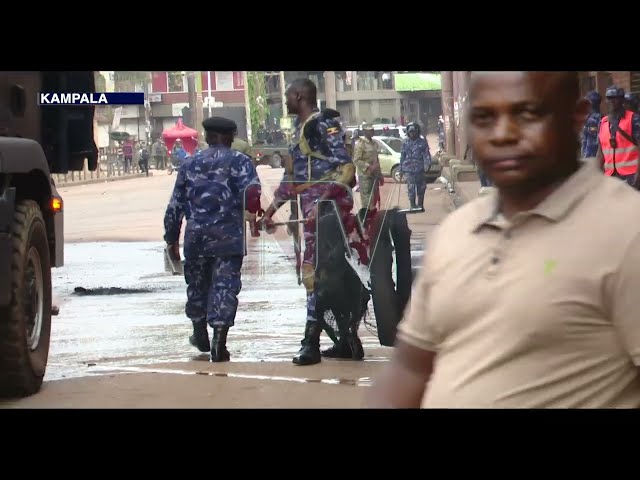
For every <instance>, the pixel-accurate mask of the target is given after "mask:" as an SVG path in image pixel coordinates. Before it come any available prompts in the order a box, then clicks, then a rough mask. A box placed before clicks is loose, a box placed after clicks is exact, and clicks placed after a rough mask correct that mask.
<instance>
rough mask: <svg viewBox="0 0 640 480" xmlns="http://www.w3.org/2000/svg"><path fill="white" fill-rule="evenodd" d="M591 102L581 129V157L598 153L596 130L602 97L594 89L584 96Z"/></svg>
mask: <svg viewBox="0 0 640 480" xmlns="http://www.w3.org/2000/svg"><path fill="white" fill-rule="evenodd" d="M585 98H586V99H587V100H589V102H590V103H591V113H589V115H588V116H587V120H586V121H585V124H584V128H583V129H582V157H583V158H589V157H595V156H596V153H598V131H599V129H600V120H602V113H600V102H601V101H602V98H601V97H600V94H599V93H598V92H596V91H591V92H589V93H587V95H586V96H585Z"/></svg>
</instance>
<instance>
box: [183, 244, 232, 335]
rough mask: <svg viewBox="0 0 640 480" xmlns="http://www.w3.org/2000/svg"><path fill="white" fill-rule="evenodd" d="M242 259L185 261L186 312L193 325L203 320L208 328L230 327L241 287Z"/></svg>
mask: <svg viewBox="0 0 640 480" xmlns="http://www.w3.org/2000/svg"><path fill="white" fill-rule="evenodd" d="M243 258H244V257H242V256H235V257H204V258H194V259H187V260H186V261H185V265H184V278H185V281H186V282H187V305H186V308H185V313H186V314H187V317H189V318H190V319H191V321H193V322H194V323H198V322H204V321H206V322H207V323H208V324H209V325H210V326H211V327H232V326H233V325H234V323H235V318H236V311H237V310H238V294H239V293H240V289H241V288H242V282H241V280H240V269H241V268H242V261H243Z"/></svg>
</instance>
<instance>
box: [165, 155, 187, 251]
mask: <svg viewBox="0 0 640 480" xmlns="http://www.w3.org/2000/svg"><path fill="white" fill-rule="evenodd" d="M186 176H187V163H183V164H182V165H180V168H179V169H178V174H177V175H176V183H175V185H174V187H173V193H172V194H171V199H170V200H169V205H167V210H166V212H165V214H164V231H165V234H164V239H165V241H166V242H167V243H169V244H172V243H175V242H177V241H178V239H179V238H180V228H181V227H182V219H183V218H184V217H185V214H186V213H187V210H188V205H187V183H186Z"/></svg>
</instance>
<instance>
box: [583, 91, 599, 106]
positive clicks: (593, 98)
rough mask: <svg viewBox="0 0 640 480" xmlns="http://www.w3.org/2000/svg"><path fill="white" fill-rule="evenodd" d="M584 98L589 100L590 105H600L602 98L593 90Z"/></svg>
mask: <svg viewBox="0 0 640 480" xmlns="http://www.w3.org/2000/svg"><path fill="white" fill-rule="evenodd" d="M585 98H586V99H587V100H589V101H590V102H591V103H600V102H601V101H602V97H601V96H600V94H599V93H598V92H596V91H595V90H592V91H590V92H589V93H587V94H586V95H585Z"/></svg>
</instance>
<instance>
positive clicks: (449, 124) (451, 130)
mask: <svg viewBox="0 0 640 480" xmlns="http://www.w3.org/2000/svg"><path fill="white" fill-rule="evenodd" d="M441 79H442V116H443V117H444V132H445V149H446V151H447V153H448V154H449V155H455V151H456V147H455V145H456V134H455V126H456V124H455V119H454V116H453V72H444V71H443V72H442V73H441Z"/></svg>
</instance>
